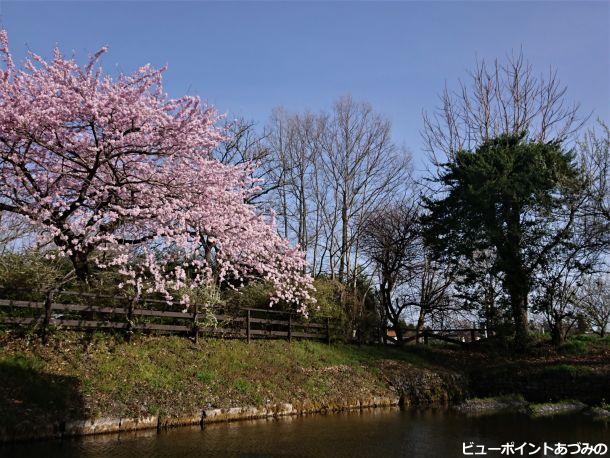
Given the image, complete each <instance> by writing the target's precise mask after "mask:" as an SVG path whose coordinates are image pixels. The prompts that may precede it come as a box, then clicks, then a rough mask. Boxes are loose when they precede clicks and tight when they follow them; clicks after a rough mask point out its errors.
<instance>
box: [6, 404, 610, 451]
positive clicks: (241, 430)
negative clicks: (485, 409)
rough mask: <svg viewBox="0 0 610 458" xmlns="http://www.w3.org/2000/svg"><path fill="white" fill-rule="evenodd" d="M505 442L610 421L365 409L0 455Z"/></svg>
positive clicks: (602, 437) (455, 447)
mask: <svg viewBox="0 0 610 458" xmlns="http://www.w3.org/2000/svg"><path fill="white" fill-rule="evenodd" d="M510 442H514V443H515V446H516V447H518V446H520V445H522V444H524V443H526V444H527V446H525V447H524V448H523V450H522V454H520V452H516V453H515V454H514V455H513V456H555V455H554V453H553V452H552V451H550V449H549V448H547V451H546V454H544V453H543V448H541V450H540V451H539V452H538V453H532V452H535V451H536V449H535V447H538V446H539V447H544V444H545V443H546V444H547V447H551V446H553V447H554V446H555V444H557V443H562V444H566V443H567V444H570V443H572V444H576V443H578V442H580V443H585V442H587V443H592V444H599V443H604V444H606V446H610V444H609V443H610V425H608V423H604V422H594V421H592V420H591V419H590V418H588V417H585V416H580V415H579V416H562V417H555V418H539V419H533V418H529V417H527V416H524V415H517V414H515V415H512V414H511V415H504V414H502V415H488V416H479V417H471V416H465V415H463V414H458V413H455V412H452V411H450V410H446V409H432V410H410V409H407V410H399V409H371V410H366V411H362V412H349V413H340V414H332V415H309V416H304V417H289V418H282V419H279V420H253V421H245V422H236V423H222V424H211V425H208V426H206V427H204V428H203V429H201V428H199V427H187V428H177V429H172V430H168V431H162V432H160V433H157V432H156V431H154V430H153V431H141V432H136V433H121V434H114V435H105V436H95V437H85V438H75V439H70V440H63V441H59V440H56V441H41V442H33V443H27V444H13V445H8V446H7V445H4V446H0V456H2V457H5V456H6V457H40V458H46V457H91V458H94V457H114V458H121V457H130V458H131V457H167V458H170V457H171V458H174V457H199V456H201V457H206V456H212V457H350V458H351V457H396V456H405V457H407V456H408V457H416V458H417V457H432V458H437V457H438V458H451V457H461V456H468V455H464V454H463V450H464V449H463V444H464V443H466V444H467V445H470V443H472V445H474V446H479V448H467V450H466V451H467V452H470V451H472V452H475V451H481V450H483V449H482V448H481V447H485V452H486V456H498V457H501V456H507V455H506V454H501V452H500V451H494V450H491V449H494V448H498V447H501V446H502V445H503V444H507V443H510ZM490 448H491V449H490ZM574 450H575V449H574V448H573V449H570V451H574ZM530 453H532V454H530ZM568 455H569V452H568ZM473 456H475V455H473ZM478 456H480V455H478ZM572 456H575V455H572ZM590 456H595V455H590ZM606 456H610V452H608V454H607V455H606Z"/></svg>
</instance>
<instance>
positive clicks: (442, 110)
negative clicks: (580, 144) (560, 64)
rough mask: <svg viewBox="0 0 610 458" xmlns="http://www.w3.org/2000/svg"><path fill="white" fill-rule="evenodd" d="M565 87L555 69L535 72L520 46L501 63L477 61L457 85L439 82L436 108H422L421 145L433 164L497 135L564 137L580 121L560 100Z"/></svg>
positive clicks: (573, 106) (538, 138)
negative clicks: (441, 84)
mask: <svg viewBox="0 0 610 458" xmlns="http://www.w3.org/2000/svg"><path fill="white" fill-rule="evenodd" d="M566 92H567V88H566V87H565V86H563V85H562V84H561V82H560V80H559V79H558V77H557V72H556V70H555V69H553V68H550V69H549V70H548V72H547V73H546V74H541V75H540V76H536V75H535V74H534V69H533V67H532V66H531V64H530V63H529V62H528V61H527V60H526V59H525V58H524V56H523V53H522V52H521V51H520V52H519V53H517V54H513V55H511V56H509V57H508V58H507V59H506V60H505V61H504V62H500V61H498V60H495V61H494V62H493V63H492V64H491V65H488V64H487V63H486V62H485V61H480V62H477V63H476V65H475V67H474V70H472V71H470V72H469V73H468V80H467V81H466V82H464V81H459V84H458V88H457V90H453V91H452V90H450V89H449V88H448V87H445V89H444V90H443V92H442V93H441V94H440V96H439V98H440V107H438V108H437V109H436V110H435V111H433V112H432V113H427V112H424V114H423V119H424V129H423V131H422V137H423V140H424V143H425V147H426V150H427V151H428V153H429V154H430V155H431V157H432V162H433V163H434V164H438V163H440V162H446V161H447V160H450V161H451V160H453V158H454V157H455V154H456V153H457V152H458V151H460V150H463V149H468V150H471V149H474V148H476V147H477V146H479V145H481V144H482V143H483V142H485V141H486V140H489V139H491V138H497V137H500V136H502V135H516V134H520V133H523V132H527V135H528V139H530V140H534V141H547V140H565V139H567V138H569V137H570V136H571V135H572V134H574V133H575V132H576V131H577V130H578V129H579V128H580V127H581V126H582V120H581V119H580V118H579V116H578V109H579V106H578V104H568V103H567V102H566V98H565V95H566Z"/></svg>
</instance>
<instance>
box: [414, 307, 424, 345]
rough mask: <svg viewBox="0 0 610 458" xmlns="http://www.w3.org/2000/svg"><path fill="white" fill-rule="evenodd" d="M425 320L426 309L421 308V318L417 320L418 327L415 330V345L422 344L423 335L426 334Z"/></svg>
mask: <svg viewBox="0 0 610 458" xmlns="http://www.w3.org/2000/svg"><path fill="white" fill-rule="evenodd" d="M425 318H426V313H425V312H424V307H423V306H420V308H419V317H418V319H417V327H416V328H415V333H416V334H415V336H416V337H415V343H416V344H419V343H421V340H420V339H421V335H422V334H423V332H424V322H425Z"/></svg>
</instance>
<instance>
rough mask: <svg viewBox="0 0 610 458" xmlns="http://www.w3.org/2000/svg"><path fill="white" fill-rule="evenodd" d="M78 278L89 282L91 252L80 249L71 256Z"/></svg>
mask: <svg viewBox="0 0 610 458" xmlns="http://www.w3.org/2000/svg"><path fill="white" fill-rule="evenodd" d="M70 260H71V261H72V265H73V266H74V273H75V274H76V278H77V279H78V280H79V281H81V282H87V280H88V279H89V274H90V273H91V271H90V270H89V253H84V252H82V251H79V252H77V253H74V254H73V255H72V256H70Z"/></svg>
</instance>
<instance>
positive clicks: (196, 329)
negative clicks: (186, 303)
mask: <svg viewBox="0 0 610 458" xmlns="http://www.w3.org/2000/svg"><path fill="white" fill-rule="evenodd" d="M193 309H194V310H193V338H194V339H195V343H197V342H198V341H199V325H198V324H197V312H198V311H197V302H195V303H194V304H193Z"/></svg>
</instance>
